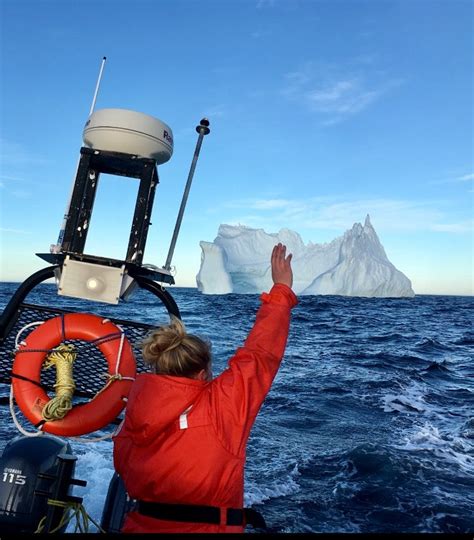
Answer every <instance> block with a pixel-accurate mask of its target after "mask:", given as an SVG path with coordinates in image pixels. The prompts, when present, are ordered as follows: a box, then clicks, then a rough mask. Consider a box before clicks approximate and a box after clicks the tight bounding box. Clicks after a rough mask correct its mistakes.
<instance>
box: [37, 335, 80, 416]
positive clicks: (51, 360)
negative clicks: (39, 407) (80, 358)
mask: <svg viewBox="0 0 474 540" xmlns="http://www.w3.org/2000/svg"><path fill="white" fill-rule="evenodd" d="M76 356H77V353H76V351H75V349H74V346H73V345H65V344H61V345H59V347H57V348H56V349H55V351H54V352H52V353H50V354H49V355H48V356H47V358H46V362H45V363H44V364H43V367H44V368H45V369H48V368H50V367H52V366H56V384H55V385H54V389H55V393H56V397H54V398H53V399H51V400H50V401H49V402H48V403H47V404H46V405H45V406H44V408H43V411H42V413H41V414H42V416H43V419H44V420H46V421H47V422H50V421H52V420H61V419H62V418H64V417H65V416H66V414H67V413H68V412H69V411H70V410H71V409H72V396H73V394H74V390H75V388H76V385H75V384H74V379H73V377H72V366H73V363H74V360H75V359H76Z"/></svg>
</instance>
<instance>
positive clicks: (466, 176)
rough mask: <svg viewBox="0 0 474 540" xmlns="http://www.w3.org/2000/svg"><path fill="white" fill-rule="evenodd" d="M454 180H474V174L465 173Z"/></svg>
mask: <svg viewBox="0 0 474 540" xmlns="http://www.w3.org/2000/svg"><path fill="white" fill-rule="evenodd" d="M454 180H455V181H457V182H468V181H469V180H474V174H473V173H470V174H464V175H463V176H458V177H457V178H455V179H454Z"/></svg>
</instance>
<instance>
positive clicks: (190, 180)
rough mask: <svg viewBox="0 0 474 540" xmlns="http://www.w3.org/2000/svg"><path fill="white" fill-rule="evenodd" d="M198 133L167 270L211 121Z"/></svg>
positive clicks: (203, 124) (167, 261) (206, 122)
mask: <svg viewBox="0 0 474 540" xmlns="http://www.w3.org/2000/svg"><path fill="white" fill-rule="evenodd" d="M196 131H197V132H198V133H199V137H198V140H197V143H196V150H195V151H194V157H193V162H192V163H191V169H190V170H189V175H188V181H187V182H186V187H185V188H184V194H183V199H182V200H181V206H180V208H179V213H178V218H177V219H176V225H175V227H174V232H173V238H172V239H171V244H170V249H169V251H168V257H166V263H165V266H164V267H163V268H164V269H165V270H170V268H171V259H172V258H173V253H174V248H175V246H176V240H177V239H178V234H179V229H180V227H181V221H182V220H183V214H184V209H185V207H186V202H187V200H188V195H189V190H190V188H191V182H192V180H193V175H194V169H195V168H196V163H197V160H198V157H199V152H200V150H201V145H202V140H203V138H204V135H207V134H208V133H209V132H210V131H211V130H210V129H209V120H208V119H207V118H203V119H202V120H201V122H200V124H199V126H196Z"/></svg>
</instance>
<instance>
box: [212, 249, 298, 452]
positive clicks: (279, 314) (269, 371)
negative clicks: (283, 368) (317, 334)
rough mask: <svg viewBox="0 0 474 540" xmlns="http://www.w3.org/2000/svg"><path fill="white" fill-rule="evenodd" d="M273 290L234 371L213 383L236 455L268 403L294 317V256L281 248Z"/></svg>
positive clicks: (275, 256)
mask: <svg viewBox="0 0 474 540" xmlns="http://www.w3.org/2000/svg"><path fill="white" fill-rule="evenodd" d="M271 267H272V279H273V282H274V285H273V287H272V289H271V291H270V292H269V293H268V294H267V293H263V294H262V295H261V297H260V298H261V300H262V305H261V306H260V308H259V310H258V312H257V317H256V320H255V324H254V326H253V328H252V330H251V331H250V333H249V335H248V337H247V339H246V340H245V343H244V346H243V347H241V348H239V349H238V350H237V352H236V353H235V355H234V356H233V357H232V358H231V359H230V361H229V367H228V368H227V369H226V370H225V371H224V372H223V373H222V374H221V375H220V376H219V377H217V378H216V379H215V380H214V381H213V384H215V387H214V388H215V389H214V392H213V405H214V409H215V410H216V413H217V414H216V422H217V424H216V430H217V432H218V433H219V434H221V441H222V442H223V444H225V445H226V446H227V449H228V450H229V451H230V452H232V453H233V454H236V455H239V454H241V453H242V452H244V450H245V444H246V441H247V438H248V435H249V433H250V429H251V427H252V425H253V423H254V420H255V417H256V416H257V413H258V411H259V409H260V407H261V405H262V403H263V401H264V400H265V397H266V395H267V394H268V391H269V390H270V387H271V384H272V382H273V379H274V378H275V375H276V373H277V371H278V368H279V367H280V363H281V360H282V358H283V354H284V352H285V347H286V341H287V338H288V331H289V325H290V312H291V308H293V307H294V306H295V305H296V304H297V299H296V296H295V294H294V293H293V291H292V290H291V285H292V283H293V272H292V270H291V255H288V256H286V246H284V245H282V244H278V245H277V246H275V247H274V248H273V251H272V256H271Z"/></svg>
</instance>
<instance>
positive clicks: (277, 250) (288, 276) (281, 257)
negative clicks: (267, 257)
mask: <svg viewBox="0 0 474 540" xmlns="http://www.w3.org/2000/svg"><path fill="white" fill-rule="evenodd" d="M291 257H292V254H291V253H290V254H289V255H288V257H286V246H284V245H283V244H281V243H279V244H277V245H276V246H275V247H274V248H273V251H272V258H271V264H272V279H273V283H283V284H284V285H288V287H290V288H291V286H292V285H293V270H292V269H291Z"/></svg>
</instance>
